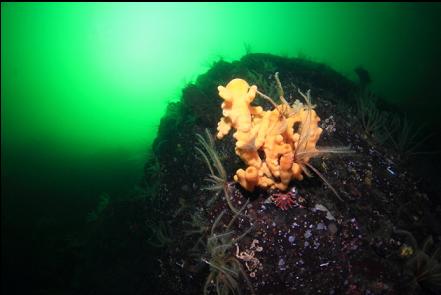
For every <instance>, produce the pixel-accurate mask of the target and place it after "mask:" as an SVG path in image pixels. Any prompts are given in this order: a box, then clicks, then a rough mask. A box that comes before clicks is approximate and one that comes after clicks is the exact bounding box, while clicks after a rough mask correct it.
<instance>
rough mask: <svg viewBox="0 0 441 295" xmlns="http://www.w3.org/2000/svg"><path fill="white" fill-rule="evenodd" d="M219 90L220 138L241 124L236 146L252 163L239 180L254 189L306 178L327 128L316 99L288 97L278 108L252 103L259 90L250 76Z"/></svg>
mask: <svg viewBox="0 0 441 295" xmlns="http://www.w3.org/2000/svg"><path fill="white" fill-rule="evenodd" d="M218 90H219V96H220V97H221V98H222V99H223V100H224V101H223V103H222V105H221V107H222V118H221V119H220V121H219V123H218V126H217V131H218V132H217V138H218V139H222V138H223V137H224V136H225V135H227V134H228V133H229V131H230V130H231V129H232V128H233V129H235V130H236V131H235V133H234V134H233V137H234V138H235V139H236V147H235V152H236V155H238V156H239V157H240V158H241V159H242V160H243V161H244V162H245V164H246V165H247V168H246V169H245V170H244V169H238V170H237V172H236V175H235V176H234V180H235V181H236V182H238V183H239V184H240V185H241V186H242V187H244V188H245V189H246V190H248V191H253V190H254V189H255V187H256V186H258V187H262V188H278V189H280V190H286V189H287V188H288V185H289V183H290V181H291V180H292V179H296V180H302V179H303V172H304V171H305V170H306V168H305V164H306V163H308V161H309V159H310V158H311V157H312V156H314V154H316V153H317V152H318V150H317V149H316V143H317V141H318V139H319V138H320V135H321V133H322V129H321V128H320V127H319V126H318V123H319V121H320V118H319V117H318V116H317V114H316V112H315V110H313V106H312V105H311V104H310V101H308V100H307V104H306V105H304V104H302V103H301V102H299V101H296V102H295V103H294V104H293V105H292V106H290V105H288V103H287V102H286V101H285V100H284V99H283V103H282V104H280V105H274V109H273V110H268V111H264V110H263V109H262V107H260V106H251V105H250V104H251V102H252V101H253V100H254V98H255V96H256V93H257V92H258V91H257V87H256V86H255V85H253V86H250V85H248V83H247V82H246V81H245V80H242V79H233V80H231V81H230V82H229V83H228V84H227V85H226V86H225V87H223V86H219V87H218Z"/></svg>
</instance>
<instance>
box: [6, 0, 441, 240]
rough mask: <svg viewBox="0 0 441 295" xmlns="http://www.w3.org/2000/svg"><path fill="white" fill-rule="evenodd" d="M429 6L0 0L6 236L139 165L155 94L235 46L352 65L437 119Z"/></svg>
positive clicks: (84, 201)
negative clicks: (25, 0)
mask: <svg viewBox="0 0 441 295" xmlns="http://www.w3.org/2000/svg"><path fill="white" fill-rule="evenodd" d="M440 15H441V5H440V4H439V3H438V4H410V3H397V4H395V3H363V4H360V3H349V4H346V3H336V4H331V3H275V4H274V3H259V4H255V3H185V4H177V3H131V4H130V3H126V4H118V3H105V4H98V3H39V4H38V3H21V4H20V3H2V4H1V120H2V121H1V131H2V134H1V144H2V221H3V222H2V231H6V233H8V234H9V236H8V239H9V241H10V242H11V245H14V247H16V246H17V245H22V244H23V243H22V242H21V241H25V240H26V239H28V238H29V236H30V235H36V236H38V235H39V230H42V228H48V227H50V228H52V229H53V230H54V231H55V232H57V231H58V232H59V233H60V232H68V231H69V230H73V229H77V228H78V226H79V224H81V222H82V221H84V219H85V216H86V213H87V212H89V211H90V210H92V209H93V208H94V207H95V206H96V204H97V200H98V195H99V194H100V193H102V192H107V193H109V194H110V195H111V196H118V195H123V194H124V192H126V191H127V190H128V189H129V188H131V187H132V186H133V185H134V184H135V183H136V181H137V180H138V179H139V178H140V177H141V175H142V166H143V164H144V162H145V159H146V155H147V152H148V148H149V145H150V144H151V143H152V141H153V140H154V138H155V135H156V131H157V127H158V124H159V120H160V118H161V116H162V115H163V113H164V111H165V107H166V105H167V103H168V102H170V101H175V100H178V99H179V97H180V93H181V90H182V88H183V87H184V86H185V85H186V84H187V83H189V82H191V81H193V80H194V79H195V78H196V77H197V75H199V74H201V73H203V72H204V71H206V70H207V69H208V68H209V67H210V65H211V64H212V63H213V62H214V61H216V60H219V59H220V58H222V59H224V60H226V61H232V60H237V59H239V58H240V57H242V56H243V55H244V54H245V53H246V51H247V50H251V52H264V53H272V54H277V55H282V56H288V57H297V56H300V57H304V58H308V59H311V60H313V61H319V62H324V63H326V64H329V65H330V66H332V67H334V68H335V69H336V70H337V71H339V72H341V73H343V74H344V75H346V76H347V77H349V78H351V79H353V80H356V76H355V74H354V72H353V69H354V68H355V67H357V66H359V65H361V66H363V67H364V68H366V69H367V70H368V71H369V72H370V74H371V77H372V79H373V83H372V85H371V89H372V90H373V91H374V92H376V93H377V94H379V95H381V96H383V97H384V98H385V99H387V100H388V101H390V102H391V103H393V104H395V105H397V106H399V107H400V108H401V109H402V110H403V111H406V112H408V113H409V117H411V118H412V119H414V120H415V121H416V122H419V121H426V122H428V124H430V125H432V126H433V125H434V124H439V123H438V118H437V116H438V114H439V109H440V107H441V103H440V101H441V95H440V87H439V82H440V78H441V77H440V76H441V75H440V69H441V58H440V52H441V35H440V32H439V28H440V27H441V22H440V18H439V16H440ZM312 93H314V89H312ZM23 247H25V246H23ZM2 248H3V247H2Z"/></svg>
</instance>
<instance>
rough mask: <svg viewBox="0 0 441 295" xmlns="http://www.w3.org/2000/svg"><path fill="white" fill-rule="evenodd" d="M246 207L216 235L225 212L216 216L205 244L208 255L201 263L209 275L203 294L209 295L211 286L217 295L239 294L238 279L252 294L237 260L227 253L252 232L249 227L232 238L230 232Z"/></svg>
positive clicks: (252, 291) (250, 286)
mask: <svg viewBox="0 0 441 295" xmlns="http://www.w3.org/2000/svg"><path fill="white" fill-rule="evenodd" d="M246 205H248V202H246V203H245V205H244V206H243V207H242V208H241V210H240V211H239V212H238V213H236V214H235V215H234V216H233V218H232V219H231V220H230V222H229V223H228V225H227V227H226V228H225V230H224V231H223V232H221V233H216V228H217V226H218V224H219V222H220V220H221V219H222V218H223V217H224V215H225V213H226V211H225V210H224V211H222V212H221V213H220V214H219V215H218V217H217V218H216V220H215V221H214V223H213V226H212V227H211V232H210V236H209V237H208V239H207V244H206V247H207V248H206V249H207V254H208V255H207V257H204V258H202V261H203V262H205V263H207V264H208V265H209V266H210V274H209V275H208V277H207V280H206V281H205V285H204V294H209V289H210V286H211V285H214V286H215V290H216V293H217V294H240V291H241V289H242V288H241V285H240V284H239V279H240V278H242V279H243V280H244V281H245V282H246V284H247V287H248V289H249V290H250V292H251V294H254V290H253V287H252V285H251V282H250V281H249V279H248V277H247V274H246V272H245V270H244V269H243V267H242V265H241V264H240V262H239V260H237V258H236V257H234V256H232V255H231V254H230V253H229V252H230V251H229V250H230V249H231V248H232V247H233V245H235V244H236V243H237V242H238V241H239V240H241V239H242V238H243V237H245V236H246V235H247V234H248V233H249V232H250V231H251V230H252V227H250V228H249V229H248V230H246V231H245V232H244V233H242V234H241V235H239V236H237V237H234V234H235V231H234V230H231V226H232V225H233V223H234V222H235V220H236V219H237V217H238V216H239V215H240V214H241V212H242V211H243V209H245V207H246Z"/></svg>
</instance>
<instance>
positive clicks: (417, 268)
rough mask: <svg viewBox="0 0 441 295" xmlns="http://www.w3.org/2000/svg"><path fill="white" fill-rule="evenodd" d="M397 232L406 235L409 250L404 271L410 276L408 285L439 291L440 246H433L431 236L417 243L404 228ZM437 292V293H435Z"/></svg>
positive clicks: (440, 289)
mask: <svg viewBox="0 0 441 295" xmlns="http://www.w3.org/2000/svg"><path fill="white" fill-rule="evenodd" d="M395 232H396V233H397V234H401V235H404V236H406V237H407V240H408V241H409V243H410V247H408V248H410V249H411V250H407V252H408V253H406V254H408V255H402V253H403V248H401V250H400V251H401V253H400V255H401V256H402V257H408V259H407V261H406V264H405V272H406V273H407V274H408V275H409V276H410V278H411V279H410V281H409V286H410V287H411V288H412V289H417V288H424V289H427V290H431V291H432V292H439V291H441V247H439V246H438V247H433V246H434V242H433V238H432V236H429V237H428V238H426V239H425V240H424V242H423V243H422V244H421V246H420V245H418V243H417V240H416V239H415V237H414V236H413V235H412V233H411V232H408V231H406V230H396V231H395ZM437 294H438V293H437Z"/></svg>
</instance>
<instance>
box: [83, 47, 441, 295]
mask: <svg viewBox="0 0 441 295" xmlns="http://www.w3.org/2000/svg"><path fill="white" fill-rule="evenodd" d="M276 72H278V73H279V75H280V81H281V83H282V84H283V90H284V95H285V99H286V101H287V102H288V103H289V104H293V103H294V101H295V100H296V99H299V100H301V99H302V97H301V95H300V94H299V90H302V91H304V92H306V91H307V90H308V89H310V90H311V97H312V104H314V105H316V106H315V109H314V110H315V111H316V112H317V114H318V115H319V116H320V118H321V120H320V122H319V127H320V128H321V129H322V130H323V132H322V134H321V136H320V138H319V140H318V142H317V144H318V145H320V146H329V147H340V146H348V147H350V149H351V150H352V151H353V152H354V153H352V154H349V155H338V154H337V155H332V157H331V156H330V155H325V156H324V157H318V158H313V159H311V160H310V163H311V165H313V167H315V169H317V171H319V172H320V174H321V175H322V176H323V177H324V178H325V179H326V182H323V181H322V180H321V178H320V177H317V176H314V177H304V179H303V180H302V181H297V180H293V181H291V182H290V184H289V189H288V191H279V190H278V189H262V188H258V189H256V190H253V191H247V190H246V189H244V188H242V187H241V186H240V185H239V184H238V183H236V182H235V181H234V180H233V176H234V174H235V172H236V170H237V169H238V168H240V167H243V165H244V164H243V163H242V161H241V159H240V158H239V157H238V156H237V155H236V153H235V140H234V138H233V136H232V135H231V133H230V135H228V136H226V137H225V138H223V139H222V140H217V139H215V140H214V142H213V143H210V138H209V137H208V138H207V137H205V136H202V137H199V139H200V140H199V141H198V137H197V134H200V135H204V134H205V130H206V129H207V130H208V133H209V134H211V135H214V134H215V133H216V124H217V122H218V121H219V118H221V116H222V109H221V107H220V106H221V103H222V100H221V99H220V97H219V94H218V90H217V87H218V86H219V85H226V84H227V83H228V82H229V81H231V80H232V79H234V78H238V77H240V78H242V79H245V80H246V81H248V83H249V84H250V85H256V86H257V89H258V90H260V91H261V92H262V93H264V94H266V95H268V96H269V97H272V98H274V99H275V100H277V101H278V98H279V91H278V89H277V80H276V79H275V75H274V74H275V73H276ZM374 102H375V100H373V98H372V96H370V95H366V93H365V92H361V91H360V87H359V85H357V84H356V83H354V82H352V81H350V80H348V79H347V78H345V77H344V76H342V75H340V74H339V73H337V72H336V71H334V70H333V69H331V68H330V67H328V66H326V65H324V64H319V63H315V62H312V61H308V60H304V59H288V58H283V57H278V56H273V55H268V54H249V55H246V56H244V57H243V58H242V59H241V60H240V61H236V62H232V63H228V62H224V61H219V62H217V63H215V64H214V65H213V67H212V68H211V69H210V70H209V71H208V72H207V73H205V74H203V75H201V76H200V77H199V78H198V79H197V81H196V83H195V84H191V85H188V86H187V87H186V88H185V89H184V90H183V95H182V99H181V101H179V102H176V103H171V104H169V106H168V109H167V112H166V115H165V116H164V117H163V118H162V120H161V124H160V127H159V131H158V136H157V138H156V140H155V142H154V144H153V147H152V153H151V155H152V156H151V158H150V159H149V161H148V162H147V164H146V166H145V179H144V181H143V183H142V184H141V185H140V187H139V188H138V191H136V192H134V193H133V196H132V197H131V198H130V199H128V200H123V201H119V202H115V203H113V204H111V205H109V208H106V210H105V211H104V212H103V213H102V216H100V217H99V220H98V222H99V223H97V224H96V225H95V229H94V230H96V231H97V232H100V235H99V236H97V237H95V238H94V239H95V240H94V242H93V243H92V242H90V244H89V246H88V247H89V248H90V253H97V252H100V251H101V252H102V254H101V255H100V257H101V258H104V257H107V259H108V258H109V257H112V258H113V257H115V258H116V259H117V260H118V263H116V262H109V261H106V260H105V259H103V260H100V261H101V262H100V263H98V262H96V263H94V264H90V265H95V266H94V269H103V271H101V273H99V274H97V273H96V272H94V271H93V270H89V271H85V273H88V276H89V278H88V279H85V278H84V277H83V276H82V275H79V276H78V281H85V280H87V281H88V282H89V284H78V285H86V286H88V287H89V288H90V289H89V292H90V290H99V291H100V292H102V291H103V290H107V291H109V292H110V293H111V294H117V293H118V291H123V290H124V292H125V293H127V292H129V291H130V293H131V294H141V293H143V292H148V293H151V294H201V293H205V294H229V293H232V294H233V293H243V294H436V292H439V290H440V278H439V277H440V272H441V267H440V261H439V259H440V257H439V256H440V255H439V253H440V250H439V248H438V252H435V251H436V248H435V245H436V244H437V243H438V245H439V237H440V235H441V216H440V210H439V208H437V207H436V206H435V205H434V203H433V201H432V199H431V198H433V196H431V195H428V194H427V192H425V191H424V190H423V189H422V188H421V187H420V186H419V184H418V183H417V181H416V180H415V178H414V177H413V176H412V172H411V171H410V170H409V165H407V163H406V155H405V154H404V152H405V151H404V152H403V151H399V150H397V149H396V148H394V146H393V145H392V144H390V142H391V140H392V138H389V137H388V136H393V135H392V134H389V135H388V134H387V133H385V132H384V130H383V129H384V126H383V125H385V124H387V122H386V121H385V117H382V115H384V113H382V110H381V108H380V107H379V105H380V104H379V103H374ZM253 105H260V106H262V107H263V109H265V110H269V109H271V108H273V105H271V103H270V102H268V101H267V100H265V99H262V98H261V97H256V99H255V100H254V102H253ZM201 140H202V142H203V140H205V141H206V143H207V146H206V147H205V150H204V147H203V146H201ZM196 148H199V150H200V151H202V152H206V153H207V154H206V155H207V159H205V160H204V157H203V156H201V154H200V153H198V151H197V149H196ZM208 149H211V150H208ZM213 157H214V158H215V159H213ZM207 162H209V163H211V164H212V165H213V167H212V169H213V170H215V171H218V172H219V171H220V170H222V169H223V170H224V173H225V175H224V176H223V178H222V177H221V178H222V179H223V180H222V179H221V180H222V181H223V182H222V181H221V182H220V183H221V186H220V187H215V186H210V182H207V177H209V175H210V170H209V169H208V168H207ZM219 164H220V165H221V168H219V167H218V166H219ZM211 174H213V173H211ZM217 176H219V175H217ZM216 180H218V179H216ZM215 184H219V182H218V183H215ZM331 187H332V188H334V189H335V190H336V191H337V192H338V195H339V196H340V198H341V200H340V199H339V198H337V197H336V196H335V194H334V193H333V191H332V190H331ZM276 197H277V198H281V199H280V200H282V201H285V202H286V203H285V206H284V207H283V209H284V210H282V209H281V208H280V206H277V205H278V204H277V203H275V202H274V199H275V198H276ZM231 208H235V209H236V211H233V210H231ZM427 237H433V239H432V240H430V239H427V240H426V238H427ZM424 240H426V243H424V244H423V243H422V242H423V241H424ZM116 241H119V242H116ZM431 241H432V242H431ZM433 241H435V242H433ZM115 243H116V245H115ZM90 259H96V260H99V259H100V258H98V257H90ZM115 264H116V265H117V266H118V267H115ZM429 266H430V267H429ZM425 267H426V268H425ZM90 273H94V275H93V276H92V277H90ZM110 278H113V279H112V280H111V282H110V284H109V280H110ZM114 278H118V280H124V286H127V285H130V288H129V290H127V288H123V287H122V286H121V287H120V286H119V285H118V284H117V283H116V282H114ZM92 281H93V282H94V283H93V284H92V283H91V282H92Z"/></svg>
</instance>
